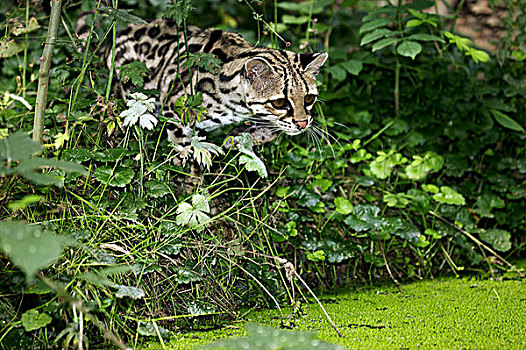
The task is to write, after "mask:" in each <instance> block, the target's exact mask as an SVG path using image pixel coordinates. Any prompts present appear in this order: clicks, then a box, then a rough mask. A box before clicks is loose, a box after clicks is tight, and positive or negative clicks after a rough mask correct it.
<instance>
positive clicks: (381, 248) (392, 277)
mask: <svg viewBox="0 0 526 350" xmlns="http://www.w3.org/2000/svg"><path fill="white" fill-rule="evenodd" d="M380 251H381V252H382V257H383V258H384V264H385V267H386V268H387V272H388V273H389V277H391V279H392V280H393V283H394V284H395V286H396V288H398V292H399V293H400V294H402V287H400V283H398V281H397V279H396V278H395V276H393V273H392V272H391V268H390V267H389V264H388V263H387V258H386V257H385V250H384V244H383V243H382V242H380Z"/></svg>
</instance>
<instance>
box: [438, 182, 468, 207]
mask: <svg viewBox="0 0 526 350" xmlns="http://www.w3.org/2000/svg"><path fill="white" fill-rule="evenodd" d="M433 199H434V200H436V201H437V202H439V203H445V204H451V205H464V204H466V200H465V199H464V197H463V196H462V195H461V194H460V193H458V192H457V191H455V190H454V189H452V188H451V187H448V186H442V187H440V193H437V194H435V195H433Z"/></svg>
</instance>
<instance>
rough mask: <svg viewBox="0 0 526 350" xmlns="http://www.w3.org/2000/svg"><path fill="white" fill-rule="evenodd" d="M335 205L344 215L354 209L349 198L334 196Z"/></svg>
mask: <svg viewBox="0 0 526 350" xmlns="http://www.w3.org/2000/svg"><path fill="white" fill-rule="evenodd" d="M334 205H335V206H336V211H337V212H338V213H340V214H343V215H348V214H350V213H352V211H353V209H354V207H353V205H352V203H351V202H350V201H349V200H348V199H347V198H343V197H336V198H334Z"/></svg>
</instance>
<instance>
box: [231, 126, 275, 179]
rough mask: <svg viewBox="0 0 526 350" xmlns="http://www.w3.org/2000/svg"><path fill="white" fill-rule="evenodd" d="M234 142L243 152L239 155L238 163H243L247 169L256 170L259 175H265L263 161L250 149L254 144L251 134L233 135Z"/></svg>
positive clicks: (265, 168) (266, 174)
mask: <svg viewBox="0 0 526 350" xmlns="http://www.w3.org/2000/svg"><path fill="white" fill-rule="evenodd" d="M234 142H235V143H236V146H237V149H238V150H239V151H240V152H241V153H243V155H242V156H241V157H239V164H245V168H246V169H247V170H248V171H257V172H258V174H259V176H261V177H267V176H268V173H267V167H266V166H265V163H263V161H262V160H261V159H260V158H259V157H258V156H257V155H256V154H255V153H254V151H252V147H253V146H254V140H253V139H252V135H250V134H248V133H243V134H241V135H240V136H236V137H234Z"/></svg>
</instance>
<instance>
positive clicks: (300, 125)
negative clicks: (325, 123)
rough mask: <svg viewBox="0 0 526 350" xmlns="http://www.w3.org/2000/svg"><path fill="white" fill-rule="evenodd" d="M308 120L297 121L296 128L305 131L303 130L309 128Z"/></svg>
mask: <svg viewBox="0 0 526 350" xmlns="http://www.w3.org/2000/svg"><path fill="white" fill-rule="evenodd" d="M307 124H308V122H307V120H306V119H305V120H297V121H295V122H294V125H296V127H297V128H298V129H300V130H303V129H306V128H307Z"/></svg>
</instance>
